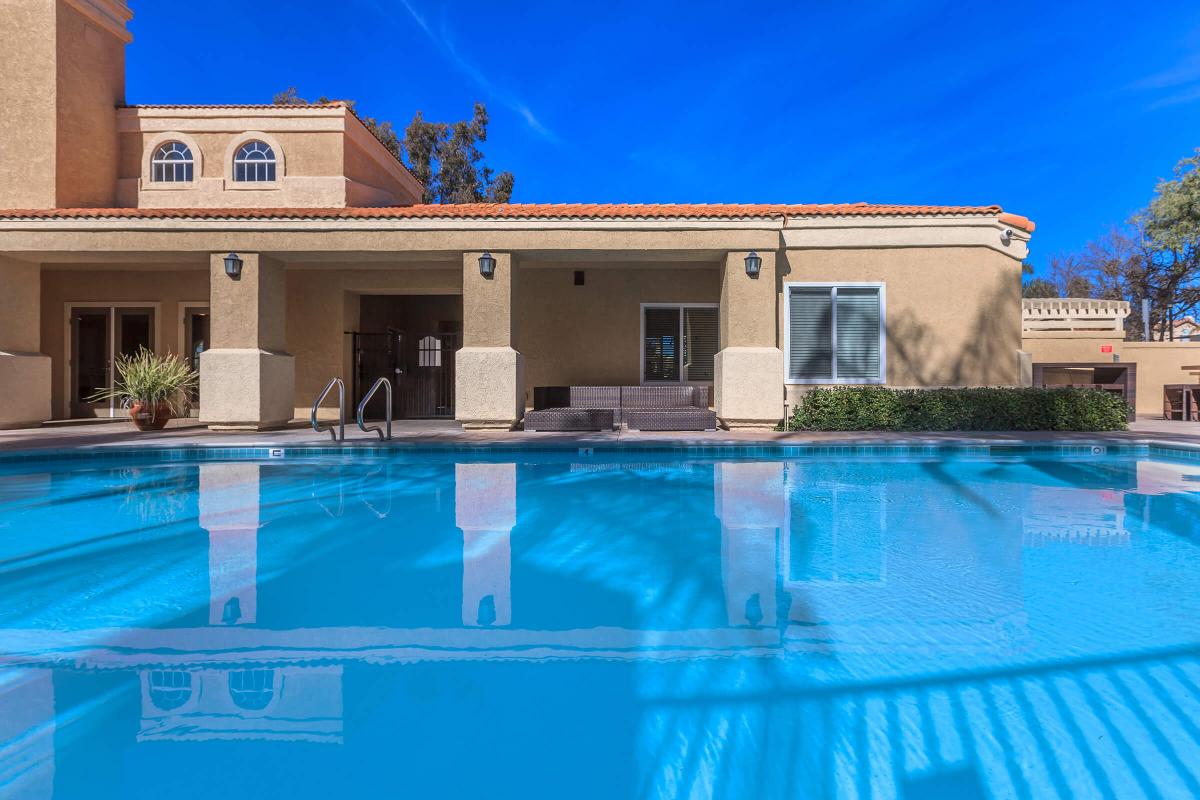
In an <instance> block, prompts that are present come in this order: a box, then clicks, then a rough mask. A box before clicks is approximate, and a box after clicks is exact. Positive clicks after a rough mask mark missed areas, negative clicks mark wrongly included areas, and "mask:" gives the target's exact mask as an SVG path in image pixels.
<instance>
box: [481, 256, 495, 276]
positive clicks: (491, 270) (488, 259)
mask: <svg viewBox="0 0 1200 800" xmlns="http://www.w3.org/2000/svg"><path fill="white" fill-rule="evenodd" d="M479 274H480V275H482V276H483V277H485V278H490V277H492V276H493V275H495V274H496V257H495V256H493V255H492V254H491V253H484V254H483V255H481V256H480V257H479Z"/></svg>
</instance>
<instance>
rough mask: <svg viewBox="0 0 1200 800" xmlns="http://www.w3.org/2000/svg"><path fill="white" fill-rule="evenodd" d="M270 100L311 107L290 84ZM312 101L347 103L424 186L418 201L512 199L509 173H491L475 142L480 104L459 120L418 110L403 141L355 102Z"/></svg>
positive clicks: (479, 137) (482, 129) (479, 136)
mask: <svg viewBox="0 0 1200 800" xmlns="http://www.w3.org/2000/svg"><path fill="white" fill-rule="evenodd" d="M273 102H274V104H275V105H309V102H308V101H307V100H305V99H304V98H303V97H300V95H299V93H298V92H297V91H296V88H295V87H294V86H289V87H288V88H287V89H285V90H284V91H282V92H279V93H278V94H276V95H275V97H274V98H273ZM316 102H317V103H318V104H320V103H332V102H343V103H345V104H346V105H347V106H348V107H349V108H350V110H351V111H352V112H354V114H355V116H357V117H358V118H359V119H360V120H362V123H363V125H365V126H366V127H367V130H369V131H371V133H372V134H374V135H375V138H377V139H379V141H380V142H382V143H383V146H384V147H386V148H387V149H388V151H389V152H390V153H391V154H392V155H394V156H395V157H396V158H397V159H399V160H400V161H401V163H404V164H405V165H406V166H407V167H408V169H409V171H410V172H412V174H413V177H415V178H416V179H417V180H418V181H420V182H421V185H422V186H423V187H425V191H424V195H423V197H422V202H425V203H483V202H487V203H507V202H508V201H509V199H510V198H511V197H512V191H513V183H514V178H513V174H512V173H511V172H500V173H496V172H494V171H493V170H492V169H491V168H490V167H488V166H487V164H486V163H485V162H484V156H483V151H482V150H480V149H479V144H480V143H482V142H486V141H487V126H488V115H487V108H486V107H485V106H484V105H483V103H476V104H475V108H474V110H473V112H472V115H471V119H469V120H459V121H457V122H430V121H428V120H426V119H425V117H424V115H423V114H422V113H421V112H420V111H418V112H417V113H416V114H415V115H414V116H413V120H412V122H410V123H409V125H408V127H407V128H406V129H405V131H404V139H403V140H401V139H400V136H399V135H398V134H397V133H396V130H395V128H394V127H393V126H392V123H391V122H389V121H387V120H377V119H375V118H374V117H368V116H365V115H363V114H360V113H358V111H357V109H356V108H355V103H354V101H353V100H342V101H336V100H333V99H331V98H328V97H324V96H322V97H318V98H317V101H316Z"/></svg>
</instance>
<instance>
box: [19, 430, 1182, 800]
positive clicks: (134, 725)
mask: <svg viewBox="0 0 1200 800" xmlns="http://www.w3.org/2000/svg"><path fill="white" fill-rule="evenodd" d="M1086 450H1087V449H1086V448H1085V449H1084V451H1085V452H1081V453H1080V454H1078V455H1065V456H1064V455H1060V454H1055V453H1044V454H1043V453H1036V452H1028V453H1020V452H1017V453H1013V454H1009V455H1002V456H983V455H965V456H953V457H951V456H913V455H891V456H889V455H886V454H875V455H872V456H869V457H856V456H853V455H824V456H822V455H807V456H802V457H796V458H784V459H765V458H751V457H744V458H706V457H702V456H683V455H671V454H655V453H645V452H643V453H635V452H629V453H618V452H604V451H597V452H594V453H591V454H583V455H581V454H578V453H576V452H574V451H571V452H524V453H522V452H517V453H495V454H492V455H490V456H488V457H478V456H471V455H464V454H461V453H460V454H455V453H454V452H452V451H447V452H444V453H438V452H414V453H409V454H406V455H392V456H369V455H368V456H361V455H359V456H354V457H345V456H338V455H327V456H314V457H300V456H298V455H295V456H293V455H289V456H288V457H285V458H282V459H264V460H254V459H252V458H245V457H242V458H236V457H235V458H229V459H226V460H218V459H217V458H212V457H209V458H206V459H203V460H189V459H188V458H186V457H185V458H179V459H175V460H168V461H164V460H161V459H157V458H150V457H147V456H144V455H143V456H138V455H133V456H129V457H125V458H114V457H111V456H110V457H107V458H105V459H103V460H100V459H92V460H72V459H47V460H41V461H39V460H36V459H34V458H32V457H30V458H21V459H16V460H4V461H0V598H2V602H0V797H20V798H24V797H39V798H40V797H54V798H77V797H78V798H82V797H87V798H96V797H100V798H110V797H111V798H143V797H144V798H156V799H157V798H164V797H170V798H172V799H173V800H178V798H186V797H219V798H243V797H244V798H268V797H270V798H273V797H287V798H301V799H303V798H322V799H323V800H327V799H328V798H340V797H377V796H387V797H393V796H395V797H401V796H403V797H419V798H427V797H472V798H475V797H479V798H483V797H486V798H496V797H521V798H526V797H553V798H582V797H598V798H643V797H652V798H660V797H661V798H667V797H671V798H674V797H720V798H775V797H802V798H814V797H847V798H853V797H861V798H867V797H872V798H944V797H945V798H967V799H968V800H969V799H970V798H983V797H987V798H993V797H997V798H1001V797H1003V798H1007V797H1015V798H1043V797H1060V798H1067V797H1109V798H1122V800H1123V799H1124V798H1139V797H1147V798H1151V797H1195V796H1198V795H1200V459H1196V458H1193V459H1192V460H1184V459H1182V458H1178V459H1172V458H1167V457H1159V456H1151V455H1150V454H1149V453H1148V452H1147V451H1146V450H1145V449H1142V450H1130V451H1128V452H1117V453H1111V454H1102V455H1093V454H1091V453H1090V452H1086ZM228 455H230V456H236V455H237V454H235V453H230V454H228Z"/></svg>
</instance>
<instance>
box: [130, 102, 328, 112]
mask: <svg viewBox="0 0 1200 800" xmlns="http://www.w3.org/2000/svg"><path fill="white" fill-rule="evenodd" d="M346 105H347V104H346V103H345V101H342V100H333V101H331V102H328V103H307V104H304V103H296V104H292V105H282V104H279V103H130V104H129V105H121V106H117V108H150V109H165V110H170V109H184V110H186V109H190V108H196V109H200V108H231V109H235V110H236V109H251V110H255V111H257V110H260V109H268V108H271V109H281V108H282V109H287V108H306V107H307V108H345V107H346Z"/></svg>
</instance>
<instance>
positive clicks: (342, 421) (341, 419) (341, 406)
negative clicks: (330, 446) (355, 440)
mask: <svg viewBox="0 0 1200 800" xmlns="http://www.w3.org/2000/svg"><path fill="white" fill-rule="evenodd" d="M334 386H336V387H338V424H337V429H336V430H335V429H334V427H333V426H332V425H330V426H329V427H328V428H322V427H321V424H320V423H319V422H317V410H318V409H319V408H320V407H321V403H323V402H325V398H326V397H327V396H328V395H329V393H330V392H331V391H333V387H334ZM311 422H312V429H313V430H314V431H317V432H318V433H320V432H321V431H323V430H327V431H329V435H330V436H332V437H333V440H334V441H335V442H344V441H346V384H345V383H343V382H342V379H341V378H334V379H333V380H331V381H330V382H329V383H327V384H325V389H324V390H323V391H322V392H321V394H320V396H319V397H318V398H317V400H316V402H315V403H313V407H312V417H311Z"/></svg>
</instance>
